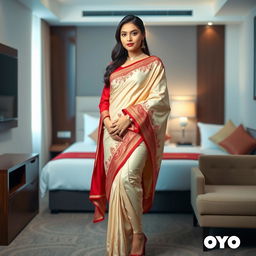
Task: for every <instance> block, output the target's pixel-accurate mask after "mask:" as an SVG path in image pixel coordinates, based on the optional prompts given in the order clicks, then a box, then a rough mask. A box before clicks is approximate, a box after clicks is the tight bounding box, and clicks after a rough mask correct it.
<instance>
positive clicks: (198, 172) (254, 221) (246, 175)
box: [191, 155, 256, 250]
mask: <svg viewBox="0 0 256 256" xmlns="http://www.w3.org/2000/svg"><path fill="white" fill-rule="evenodd" d="M191 205H192V208H193V212H194V215H193V224H194V226H195V225H196V224H199V226H200V227H202V228H203V239H204V238H205V237H206V236H208V235H209V229H210V228H211V227H227V228H230V227H234V228H256V155H218V156H217V155H204V156H201V157H200V159H199V168H197V167H195V168H192V172H191ZM205 249H206V248H205V247H204V250H205Z"/></svg>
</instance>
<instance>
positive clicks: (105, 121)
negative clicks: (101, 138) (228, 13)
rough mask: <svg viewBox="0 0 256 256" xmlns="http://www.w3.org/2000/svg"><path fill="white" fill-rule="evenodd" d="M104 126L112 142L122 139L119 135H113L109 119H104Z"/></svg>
mask: <svg viewBox="0 0 256 256" xmlns="http://www.w3.org/2000/svg"><path fill="white" fill-rule="evenodd" d="M104 125H105V127H106V128H107V131H108V133H109V135H110V137H111V138H112V139H113V140H117V141H122V138H121V137H120V136H119V135H113V134H112V133H113V128H111V125H112V122H111V120H110V118H109V117H106V118H105V119H104Z"/></svg>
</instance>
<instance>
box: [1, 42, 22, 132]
mask: <svg viewBox="0 0 256 256" xmlns="http://www.w3.org/2000/svg"><path fill="white" fill-rule="evenodd" d="M17 126H18V51H17V50H16V49H14V48H11V47H9V46H6V45H3V44H1V43H0V131H3V130H6V129H10V128H13V127H17Z"/></svg>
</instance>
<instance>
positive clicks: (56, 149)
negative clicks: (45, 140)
mask: <svg viewBox="0 0 256 256" xmlns="http://www.w3.org/2000/svg"><path fill="white" fill-rule="evenodd" d="M69 146H70V144H69V143H64V144H53V145H51V147H50V155H51V159H52V158H54V157H55V156H57V155H58V154H60V153H61V152H62V151H64V150H65V149H66V148H67V147H69Z"/></svg>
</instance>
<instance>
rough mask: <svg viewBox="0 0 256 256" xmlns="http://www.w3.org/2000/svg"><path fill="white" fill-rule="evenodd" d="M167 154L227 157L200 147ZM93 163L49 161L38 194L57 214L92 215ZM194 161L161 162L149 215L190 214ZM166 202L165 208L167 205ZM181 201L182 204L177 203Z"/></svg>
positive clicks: (81, 148)
mask: <svg viewBox="0 0 256 256" xmlns="http://www.w3.org/2000/svg"><path fill="white" fill-rule="evenodd" d="M95 150H96V145H87V144H85V143H83V142H76V143H74V144H73V145H71V146H70V147H69V148H67V149H66V150H65V151H64V153H65V152H95ZM164 152H166V153H171V152H173V153H178V152H180V153H181V152H185V153H204V154H205V153H206V154H226V153H225V152H223V151H222V150H218V149H208V150H204V151H202V150H201V148H200V147H176V146H172V145H165V147H164ZM93 164H94V159H85V158H74V159H69V158H67V159H57V160H52V161H50V162H48V163H47V165H45V166H44V168H43V169H42V172H41V179H40V191H41V196H45V194H46V193H47V191H49V197H50V200H49V208H50V210H51V211H52V212H57V211H80V210H84V211H91V210H93V206H92V204H91V203H90V202H89V200H88V196H89V190H90V185H91V175H92V170H93ZM197 165H198V161H197V160H186V159H171V160H169V159H164V160H162V164H161V169H160V173H159V177H158V181H157V185H156V195H155V200H154V201H155V203H154V205H153V207H152V209H151V211H161V212H165V211H167V212H168V211H172V212H176V211H183V212H187V211H190V204H189V191H190V170H191V168H192V167H194V166H197ZM166 197H167V198H168V204H167V203H166ZM180 200H181V201H180Z"/></svg>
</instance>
